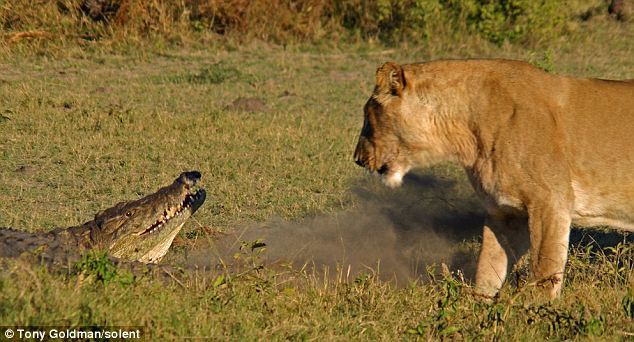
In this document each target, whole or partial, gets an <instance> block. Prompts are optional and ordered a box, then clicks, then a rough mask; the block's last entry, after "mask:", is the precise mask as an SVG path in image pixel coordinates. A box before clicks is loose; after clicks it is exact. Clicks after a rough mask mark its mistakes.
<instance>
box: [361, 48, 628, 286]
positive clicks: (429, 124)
mask: <svg viewBox="0 0 634 342" xmlns="http://www.w3.org/2000/svg"><path fill="white" fill-rule="evenodd" d="M355 159H356V161H357V163H358V164H360V165H362V166H364V167H366V168H368V169H369V170H371V171H379V173H381V174H382V176H383V177H382V178H383V180H384V181H385V183H386V184H387V185H389V186H398V185H400V183H401V179H402V176H403V175H404V174H405V173H407V171H409V170H410V169H412V168H420V167H425V166H428V165H430V164H433V163H436V162H439V161H446V160H452V161H456V162H459V163H461V164H462V165H463V166H464V168H465V170H466V172H467V174H468V175H469V178H470V179H471V182H472V184H473V186H474V188H475V189H476V191H477V192H478V193H479V195H480V196H481V197H482V198H483V199H484V201H485V203H486V207H487V212H488V217H487V220H486V224H485V227H484V232H483V244H482V250H481V252H480V258H479V261H478V269H477V274H476V288H477V290H478V291H479V292H480V293H481V294H483V295H487V296H493V295H495V294H496V293H497V291H498V290H499V289H500V287H501V286H502V284H503V282H504V279H505V278H506V273H507V271H508V269H509V268H510V267H512V265H513V264H514V263H515V261H517V260H518V259H519V258H520V257H521V256H522V255H523V254H525V253H526V252H527V251H528V250H530V253H531V270H532V272H533V276H534V278H535V280H536V281H537V282H538V284H541V285H543V286H544V287H545V289H546V291H547V293H548V294H549V296H550V297H551V298H552V297H556V296H557V295H558V293H559V292H560V289H561V285H562V281H563V272H564V266H565V264H566V258H567V250H568V236H569V233H570V225H571V223H574V224H576V225H579V226H596V225H609V226H613V227H616V228H621V229H625V230H629V231H634V83H632V82H623V81H607V80H598V79H578V78H571V77H563V76H557V75H552V74H548V73H545V72H543V71H541V70H539V69H537V68H535V67H533V66H531V65H530V64H527V63H524V62H519V61H509V60H455V61H435V62H431V63H424V64H410V65H403V66H400V65H398V64H395V63H386V64H384V65H383V66H381V67H380V68H379V69H378V70H377V75H376V87H375V90H374V93H373V95H372V96H371V97H370V99H369V100H368V102H367V104H366V106H365V122H364V127H363V129H362V131H361V136H360V138H359V143H358V145H357V148H356V151H355Z"/></svg>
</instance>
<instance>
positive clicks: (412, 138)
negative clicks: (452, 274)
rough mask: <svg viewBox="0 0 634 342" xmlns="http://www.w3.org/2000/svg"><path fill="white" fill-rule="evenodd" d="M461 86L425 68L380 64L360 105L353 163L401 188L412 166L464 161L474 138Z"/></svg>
mask: <svg viewBox="0 0 634 342" xmlns="http://www.w3.org/2000/svg"><path fill="white" fill-rule="evenodd" d="M458 76H459V75H458ZM441 78H442V77H441ZM462 84H463V83H461V82H460V81H456V82H454V80H451V79H450V78H449V76H447V75H445V76H444V79H442V80H439V76H438V75H437V72H436V71H434V70H433V68H429V67H428V66H427V65H426V64H417V65H406V66H404V67H403V66H400V65H398V64H396V63H393V62H388V63H385V64H383V65H382V66H381V67H379V68H378V70H377V72H376V86H375V87H374V92H373V93H372V96H370V99H369V100H368V102H367V103H366V104H365V107H364V122H363V128H362V129H361V135H360V136H359V142H358V143H357V148H356V150H355V152H354V159H355V161H356V163H357V164H358V165H360V166H362V167H364V168H366V169H367V170H369V171H370V172H377V173H378V174H379V175H381V179H382V180H383V183H385V184H386V185H387V186H389V187H396V186H399V185H401V183H402V180H403V176H404V175H405V174H406V173H407V172H408V171H409V170H410V169H412V168H418V167H425V166H429V165H431V164H434V163H437V162H440V161H445V160H455V161H462V162H465V163H467V160H469V159H471V158H472V151H470V148H471V147H472V146H473V142H474V139H473V135H472V134H471V132H470V130H469V125H468V123H467V121H466V120H465V119H464V115H463V114H464V113H466V112H467V110H466V108H467V107H466V106H465V103H463V101H464V99H463V98H464V97H465V96H461V94H462V93H464V89H462V88H461V87H463V86H462Z"/></svg>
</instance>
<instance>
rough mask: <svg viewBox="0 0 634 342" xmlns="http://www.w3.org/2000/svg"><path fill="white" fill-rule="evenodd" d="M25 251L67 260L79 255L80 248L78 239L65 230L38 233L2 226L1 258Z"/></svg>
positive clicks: (48, 257)
mask: <svg viewBox="0 0 634 342" xmlns="http://www.w3.org/2000/svg"><path fill="white" fill-rule="evenodd" d="M24 253H30V254H33V255H37V256H41V257H43V258H45V259H49V260H54V261H62V262H65V261H68V260H69V259H72V258H74V257H75V256H77V255H79V250H78V246H77V241H76V239H74V238H73V237H72V236H70V235H69V234H68V233H66V232H65V231H63V230H55V231H52V232H48V233H39V234H36V233H27V232H23V231H18V230H14V229H10V228H0V258H17V257H19V256H21V255H22V254H24Z"/></svg>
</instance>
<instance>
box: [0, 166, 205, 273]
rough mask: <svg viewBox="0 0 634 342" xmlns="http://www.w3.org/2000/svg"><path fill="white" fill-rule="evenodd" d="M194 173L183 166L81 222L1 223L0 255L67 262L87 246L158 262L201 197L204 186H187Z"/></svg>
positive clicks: (193, 178) (200, 201)
mask: <svg viewBox="0 0 634 342" xmlns="http://www.w3.org/2000/svg"><path fill="white" fill-rule="evenodd" d="M198 179H200V173H199V172H197V171H191V172H184V173H182V174H181V175H180V176H179V177H178V178H177V179H176V180H175V181H174V182H173V183H172V184H171V185H169V186H166V187H164V188H161V189H159V190H158V191H157V192H155V193H153V194H151V195H148V196H146V197H143V198H141V199H139V200H136V201H131V202H122V203H118V204H117V205H115V206H113V207H111V208H109V209H106V210H104V211H102V212H100V213H98V214H97V215H96V216H95V219H94V220H92V221H88V222H86V223H84V224H83V225H80V226H75V227H70V228H65V229H64V228H58V229H54V230H52V231H50V232H46V233H27V232H23V231H18V230H14V229H10V228H0V258H16V257H19V256H21V255H24V254H30V255H35V256H37V257H40V258H42V259H43V260H46V261H52V262H55V263H68V262H71V261H73V260H76V259H77V258H78V257H79V256H80V255H81V253H83V252H85V251H87V250H89V249H100V250H105V251H108V253H109V254H110V255H111V256H113V257H116V258H119V259H125V260H131V261H140V262H144V263H156V262H158V261H160V259H161V258H162V257H163V256H164V255H165V253H167V250H168V249H169V246H170V245H171V243H172V240H173V239H174V237H175V236H176V234H177V233H178V231H179V230H180V228H181V227H182V226H183V224H184V223H185V221H186V220H187V219H188V218H189V217H190V216H191V215H192V214H193V213H194V212H195V211H196V210H197V209H198V208H199V207H200V206H201V205H202V204H203V202H204V201H205V191H204V189H199V190H198V191H196V192H192V191H191V187H193V186H194V184H195V183H196V182H197V181H198Z"/></svg>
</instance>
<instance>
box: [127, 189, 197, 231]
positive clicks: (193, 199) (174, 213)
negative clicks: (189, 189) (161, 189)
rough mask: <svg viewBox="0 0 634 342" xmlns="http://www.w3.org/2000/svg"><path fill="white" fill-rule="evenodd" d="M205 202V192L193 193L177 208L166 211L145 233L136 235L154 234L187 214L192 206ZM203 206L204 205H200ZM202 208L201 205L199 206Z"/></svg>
mask: <svg viewBox="0 0 634 342" xmlns="http://www.w3.org/2000/svg"><path fill="white" fill-rule="evenodd" d="M201 200H202V201H204V200H205V190H204V189H201V190H198V191H195V192H193V193H189V194H187V195H186V196H185V199H184V200H183V202H181V203H179V204H178V205H177V206H176V207H172V208H169V209H165V211H164V212H163V214H162V215H161V216H160V217H159V219H158V220H156V222H154V224H152V225H151V226H150V227H148V228H147V229H145V230H144V231H141V232H138V233H136V234H137V235H145V234H153V233H156V232H158V231H160V230H161V229H162V228H163V227H164V226H167V223H168V222H169V221H170V220H172V219H174V218H177V217H178V216H180V215H182V214H183V213H186V211H187V210H191V207H192V205H194V204H198V202H199V201H201ZM200 204H202V203H200ZM199 206H200V205H199Z"/></svg>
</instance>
